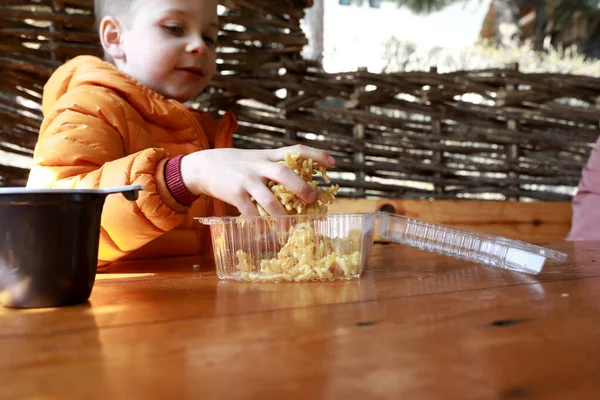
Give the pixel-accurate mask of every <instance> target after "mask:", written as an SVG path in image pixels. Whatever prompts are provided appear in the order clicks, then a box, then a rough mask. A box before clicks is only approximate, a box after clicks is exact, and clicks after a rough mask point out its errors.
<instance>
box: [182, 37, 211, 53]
mask: <svg viewBox="0 0 600 400" xmlns="http://www.w3.org/2000/svg"><path fill="white" fill-rule="evenodd" d="M206 49H207V47H206V43H205V42H204V40H203V39H202V38H195V39H193V40H192V41H190V42H189V43H188V45H187V49H186V50H187V52H188V53H191V54H193V55H196V56H202V55H204V54H206Z"/></svg>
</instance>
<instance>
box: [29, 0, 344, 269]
mask: <svg viewBox="0 0 600 400" xmlns="http://www.w3.org/2000/svg"><path fill="white" fill-rule="evenodd" d="M217 3H218V1H217V0H97V1H96V4H95V6H96V18H97V21H98V22H99V28H98V30H99V34H100V40H101V43H102V46H103V48H104V52H105V58H106V60H107V61H103V60H100V59H98V58H95V57H91V56H80V57H77V58H74V59H73V60H71V61H69V62H67V63H66V64H65V65H63V66H61V67H60V68H58V69H57V71H56V72H55V73H54V74H53V76H52V77H51V78H50V80H49V81H48V83H47V84H46V86H45V88H44V96H43V101H42V108H43V113H44V121H43V123H42V127H41V130H40V136H39V141H38V143H37V145H36V148H35V155H34V166H33V168H32V170H31V173H30V177H29V181H28V184H27V186H28V187H29V188H41V187H47V188H102V187H113V186H121V185H130V184H141V185H143V187H144V191H142V192H140V196H139V199H138V200H137V201H136V202H129V201H127V200H126V199H125V198H124V197H123V196H120V195H111V196H108V197H107V199H106V202H105V205H104V210H103V214H102V222H101V224H102V228H101V237H100V250H99V264H100V265H104V264H107V263H108V262H111V261H114V260H117V259H122V258H145V257H156V256H173V255H194V254H200V253H203V252H206V251H207V250H208V248H209V242H210V236H209V233H208V231H207V229H206V228H205V227H203V226H201V225H200V224H199V223H197V221H194V220H193V217H196V216H207V215H225V214H226V212H227V210H226V205H225V204H224V203H228V204H231V205H233V206H235V207H236V208H237V209H238V210H239V212H241V213H242V214H244V215H258V211H257V207H256V205H255V203H253V201H252V200H251V198H254V199H255V200H256V202H257V203H258V204H260V205H261V206H262V207H263V208H264V209H265V210H266V211H267V212H268V213H269V214H273V215H277V214H285V213H286V212H285V209H284V208H283V206H282V205H281V203H280V202H279V201H278V200H277V199H276V198H275V196H274V195H273V193H272V192H271V191H270V190H269V189H268V188H267V186H266V183H267V182H268V181H269V180H272V181H276V182H279V183H281V184H282V185H284V186H285V187H287V188H288V189H290V190H291V191H292V192H294V193H296V194H297V195H298V196H299V197H300V198H302V199H303V200H304V201H306V202H309V203H311V202H313V201H314V200H315V198H316V193H315V191H314V189H312V188H311V187H310V186H309V185H308V184H307V183H306V182H304V181H303V180H302V179H301V178H300V177H299V176H298V175H296V174H295V173H294V172H293V171H292V170H290V169H289V168H286V167H284V166H283V165H280V164H279V163H278V161H280V160H283V159H284V158H285V155H286V154H287V153H300V155H301V156H302V157H304V158H312V159H313V160H315V161H316V162H318V163H320V164H321V165H323V166H325V167H331V166H333V165H334V160H333V158H332V157H331V156H330V155H329V154H327V153H326V152H325V151H321V150H317V149H314V148H310V147H306V146H293V147H287V148H280V149H274V150H239V149H231V148H229V147H231V140H232V134H233V132H234V131H235V129H236V127H237V123H236V121H235V118H234V117H233V115H231V114H230V113H227V114H225V115H224V116H223V117H222V119H221V120H220V121H218V122H217V121H215V120H214V119H213V118H211V117H210V116H209V115H208V114H205V113H200V112H194V111H192V110H190V109H188V108H186V107H185V106H184V105H183V104H182V102H186V101H189V100H192V99H193V98H194V97H195V96H196V95H198V94H199V93H200V92H201V91H202V90H204V89H205V88H206V86H207V85H208V83H209V81H210V79H211V77H212V76H213V74H214V73H215V69H216V41H217V34H218V17H217ZM217 199H218V200H217ZM223 202H224V203H223Z"/></svg>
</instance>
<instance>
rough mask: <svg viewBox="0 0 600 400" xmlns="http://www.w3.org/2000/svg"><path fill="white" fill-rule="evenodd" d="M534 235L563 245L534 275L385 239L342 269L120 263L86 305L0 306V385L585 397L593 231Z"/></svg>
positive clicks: (323, 395)
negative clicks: (284, 273)
mask: <svg viewBox="0 0 600 400" xmlns="http://www.w3.org/2000/svg"><path fill="white" fill-rule="evenodd" d="M545 245H546V246H548V247H551V248H554V249H557V250H561V251H565V252H567V253H569V260H568V261H567V262H564V263H548V264H547V265H546V267H545V269H544V272H543V273H542V274H540V275H538V276H530V275H522V274H518V273H511V272H508V271H504V270H499V269H495V268H489V267H482V266H478V265H475V264H469V263H466V262H463V261H460V260H456V259H453V258H448V257H444V256H439V255H435V254H432V253H427V252H421V251H418V250H415V249H412V248H408V247H404V246H400V245H395V244H394V245H377V246H375V248H374V250H373V254H372V256H371V259H370V263H369V268H368V270H367V271H366V272H365V273H364V275H363V277H362V278H361V279H360V280H358V281H349V282H333V283H308V284H250V283H238V282H230V281H227V282H224V281H218V280H217V278H216V277H215V275H214V272H213V271H211V269H212V266H211V265H209V264H205V265H203V266H202V267H201V268H200V269H196V270H194V269H193V268H192V265H193V264H194V262H196V261H195V260H191V259H178V260H172V259H171V260H157V261H153V262H151V263H150V262H149V263H146V264H144V263H139V262H138V263H129V264H127V263H122V264H120V265H118V266H117V270H116V271H117V272H118V273H114V274H101V275H99V276H98V280H97V282H96V286H95V287H94V291H93V293H92V297H91V299H90V303H89V304H86V305H83V306H77V307H68V308H62V309H39V310H25V311H23V310H10V309H0V398H1V399H26V398H31V399H68V398H69V399H70V398H72V399H138V398H139V399H153V398H162V399H181V398H219V399H246V398H258V399H292V398H303V399H332V398H343V399H433V398H440V399H455V398H456V399H597V398H600V242H582V243H577V244H572V243H568V242H557V243H549V244H545ZM148 271H150V273H147V272H148Z"/></svg>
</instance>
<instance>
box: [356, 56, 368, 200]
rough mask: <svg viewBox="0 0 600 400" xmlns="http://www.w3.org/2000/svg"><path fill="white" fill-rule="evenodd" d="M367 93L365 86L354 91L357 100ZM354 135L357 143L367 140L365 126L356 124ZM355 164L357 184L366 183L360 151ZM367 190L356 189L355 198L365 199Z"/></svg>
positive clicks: (365, 69) (360, 68) (363, 158)
mask: <svg viewBox="0 0 600 400" xmlns="http://www.w3.org/2000/svg"><path fill="white" fill-rule="evenodd" d="M366 71H367V67H359V68H358V72H366ZM364 91H365V87H364V86H360V85H359V86H357V87H356V88H355V90H354V93H355V94H356V96H357V98H359V97H358V96H360V93H362V92H364ZM353 134H354V138H355V139H356V140H357V141H361V142H362V141H363V140H364V139H365V124H363V123H360V122H357V123H355V124H354V129H353ZM354 163H355V164H356V181H357V182H361V183H364V182H365V176H366V175H365V171H364V166H365V154H364V153H363V152H362V151H358V152H355V153H354ZM365 195H366V194H365V189H364V188H356V189H355V191H354V196H355V197H360V198H363V197H365Z"/></svg>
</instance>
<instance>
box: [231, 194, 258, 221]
mask: <svg viewBox="0 0 600 400" xmlns="http://www.w3.org/2000/svg"><path fill="white" fill-rule="evenodd" d="M233 205H234V206H236V207H237V209H238V210H240V214H242V216H244V217H257V216H258V215H259V214H258V209H257V208H256V204H254V203H253V202H252V200H250V197H248V196H244V197H242V198H240V199H238V201H236V202H235V203H234V204H233Z"/></svg>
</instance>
